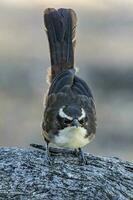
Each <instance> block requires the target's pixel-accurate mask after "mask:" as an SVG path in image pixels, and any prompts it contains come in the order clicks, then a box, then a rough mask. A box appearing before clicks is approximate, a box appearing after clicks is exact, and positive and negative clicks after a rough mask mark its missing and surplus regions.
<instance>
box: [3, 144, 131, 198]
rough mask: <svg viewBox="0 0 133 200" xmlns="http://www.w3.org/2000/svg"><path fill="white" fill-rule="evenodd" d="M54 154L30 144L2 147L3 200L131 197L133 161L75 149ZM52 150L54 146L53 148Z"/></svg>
mask: <svg viewBox="0 0 133 200" xmlns="http://www.w3.org/2000/svg"><path fill="white" fill-rule="evenodd" d="M56 150H57V151H56V153H52V155H51V159H52V161H51V165H49V164H48V162H47V160H46V158H45V152H44V151H42V150H38V149H31V148H27V149H26V148H23V149H22V148H16V147H13V148H7V147H3V148H0V200H8V199H16V200H19V199H21V200H32V199H33V200H41V199H43V200H63V199H65V200H67V199H69V200H78V199H80V200H94V199H96V200H104V199H105V200H107V199H112V200H132V199H133V164H132V163H130V162H127V161H122V160H120V159H118V158H113V157H110V158H108V157H99V156H93V155H90V154H85V157H86V159H87V164H84V165H83V164H81V163H79V159H78V158H77V157H76V156H75V155H74V153H73V151H72V150H61V151H60V150H59V151H58V149H56ZM51 151H52V148H51Z"/></svg>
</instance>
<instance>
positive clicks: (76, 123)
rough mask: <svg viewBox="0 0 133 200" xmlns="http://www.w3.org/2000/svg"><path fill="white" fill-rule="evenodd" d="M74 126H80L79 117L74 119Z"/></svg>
mask: <svg viewBox="0 0 133 200" xmlns="http://www.w3.org/2000/svg"><path fill="white" fill-rule="evenodd" d="M71 125H72V126H76V128H78V127H79V126H80V123H79V121H78V120H77V119H74V120H73V121H72V123H71Z"/></svg>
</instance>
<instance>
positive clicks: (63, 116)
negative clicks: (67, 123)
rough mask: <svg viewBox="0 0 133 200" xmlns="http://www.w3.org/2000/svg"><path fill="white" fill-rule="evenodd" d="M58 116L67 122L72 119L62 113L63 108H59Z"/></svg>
mask: <svg viewBox="0 0 133 200" xmlns="http://www.w3.org/2000/svg"><path fill="white" fill-rule="evenodd" d="M59 116H60V117H62V118H66V119H69V120H72V119H73V118H72V117H70V116H68V115H66V113H64V111H63V108H60V110H59Z"/></svg>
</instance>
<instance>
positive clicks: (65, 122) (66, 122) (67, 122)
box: [64, 118, 72, 124]
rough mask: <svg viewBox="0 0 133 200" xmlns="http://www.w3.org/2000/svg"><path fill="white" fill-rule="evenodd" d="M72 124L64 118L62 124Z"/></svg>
mask: <svg viewBox="0 0 133 200" xmlns="http://www.w3.org/2000/svg"><path fill="white" fill-rule="evenodd" d="M71 122H72V120H70V119H67V118H64V124H70V123H71Z"/></svg>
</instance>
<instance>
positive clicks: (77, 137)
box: [53, 127, 90, 148]
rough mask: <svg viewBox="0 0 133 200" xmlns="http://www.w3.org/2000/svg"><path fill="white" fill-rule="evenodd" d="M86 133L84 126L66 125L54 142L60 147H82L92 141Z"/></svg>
mask: <svg viewBox="0 0 133 200" xmlns="http://www.w3.org/2000/svg"><path fill="white" fill-rule="evenodd" d="M86 134H87V131H86V129H84V128H83V127H78V128H77V127H66V128H64V129H62V130H60V131H59V134H58V135H56V136H55V137H54V139H53V143H54V144H56V145H57V146H59V147H68V148H80V147H83V146H85V145H86V144H88V143H89V142H90V141H89V138H88V137H85V136H86Z"/></svg>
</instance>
